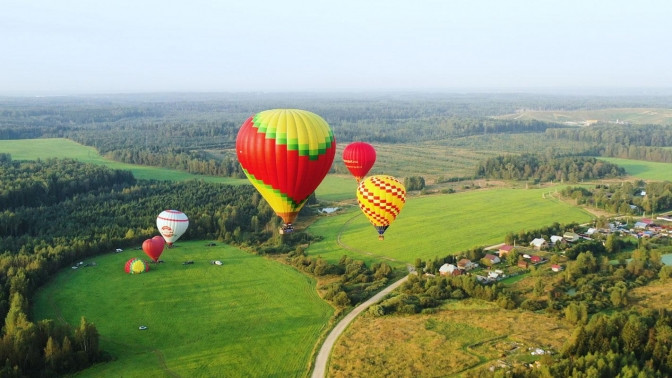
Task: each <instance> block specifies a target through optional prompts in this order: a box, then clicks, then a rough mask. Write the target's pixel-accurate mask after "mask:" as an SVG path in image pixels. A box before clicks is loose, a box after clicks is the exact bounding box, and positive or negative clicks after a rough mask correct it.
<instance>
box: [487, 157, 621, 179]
mask: <svg viewBox="0 0 672 378" xmlns="http://www.w3.org/2000/svg"><path fill="white" fill-rule="evenodd" d="M624 174H625V170H624V169H623V168H620V167H618V166H617V165H615V164H611V163H608V162H605V161H601V160H597V159H596V158H592V157H556V158H548V157H546V156H542V155H535V154H522V155H504V156H496V157H493V158H488V159H487V160H485V161H484V162H482V163H480V164H479V166H478V168H477V169H476V176H477V177H486V178H492V179H505V180H535V181H537V182H538V181H561V182H563V181H570V182H578V181H581V180H593V179H601V178H605V177H618V176H622V175H624Z"/></svg>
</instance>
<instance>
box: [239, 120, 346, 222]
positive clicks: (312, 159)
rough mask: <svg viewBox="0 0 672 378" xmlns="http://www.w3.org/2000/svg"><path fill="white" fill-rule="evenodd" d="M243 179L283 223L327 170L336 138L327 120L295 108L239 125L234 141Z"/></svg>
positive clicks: (291, 219)
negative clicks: (247, 181)
mask: <svg viewBox="0 0 672 378" xmlns="http://www.w3.org/2000/svg"><path fill="white" fill-rule="evenodd" d="M236 153H237V155H238V161H239V162H240V165H241V166H242V167H243V171H244V172H245V174H246V175H247V178H248V179H249V180H250V182H252V185H254V186H255V187H256V188H257V190H258V191H259V193H261V195H262V196H263V197H264V199H266V201H267V202H268V203H269V205H271V208H273V210H274V211H275V213H276V214H277V215H278V216H280V217H281V218H282V220H283V221H284V222H285V224H286V225H291V223H292V222H294V219H296V216H297V215H298V213H299V210H301V208H302V207H303V205H304V204H305V202H306V200H307V199H308V197H309V196H310V195H311V194H312V193H313V192H314V191H315V189H317V187H318V185H320V183H321V182H322V180H323V179H324V177H325V176H326V175H327V173H328V172H329V169H331V165H332V163H333V161H334V155H335V154H336V140H335V139H334V134H333V133H332V131H331V128H330V127H329V125H328V124H327V122H326V121H325V120H324V119H322V117H320V116H319V115H317V114H314V113H311V112H309V111H305V110H298V109H273V110H266V111H263V112H260V113H257V114H255V115H253V116H252V117H250V118H248V119H247V121H245V122H244V123H243V125H242V126H241V128H240V131H239V132H238V137H237V139H236Z"/></svg>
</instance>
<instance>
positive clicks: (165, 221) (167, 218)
mask: <svg viewBox="0 0 672 378" xmlns="http://www.w3.org/2000/svg"><path fill="white" fill-rule="evenodd" d="M187 227H189V218H187V216H186V214H184V213H183V212H181V211H178V210H164V211H162V212H161V214H159V216H158V217H157V218H156V228H158V229H159V233H160V234H161V236H163V238H164V239H165V240H166V243H168V245H172V244H173V243H175V241H177V239H179V238H180V236H182V234H184V232H185V231H187Z"/></svg>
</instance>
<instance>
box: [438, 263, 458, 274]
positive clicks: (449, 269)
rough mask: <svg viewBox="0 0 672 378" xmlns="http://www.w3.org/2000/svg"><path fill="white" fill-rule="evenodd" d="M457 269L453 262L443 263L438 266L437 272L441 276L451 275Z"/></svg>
mask: <svg viewBox="0 0 672 378" xmlns="http://www.w3.org/2000/svg"><path fill="white" fill-rule="evenodd" d="M456 270H458V269H457V267H456V266H455V265H453V264H443V265H441V267H440V268H439V274H440V275H442V276H451V275H453V272H454V271H456Z"/></svg>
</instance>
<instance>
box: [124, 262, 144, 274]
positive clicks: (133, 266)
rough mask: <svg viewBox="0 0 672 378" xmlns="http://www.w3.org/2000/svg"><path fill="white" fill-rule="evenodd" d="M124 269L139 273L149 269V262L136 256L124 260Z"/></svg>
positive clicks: (130, 272)
mask: <svg viewBox="0 0 672 378" xmlns="http://www.w3.org/2000/svg"><path fill="white" fill-rule="evenodd" d="M124 271H125V272H126V273H129V274H140V273H144V272H147V271H149V264H147V263H146V262H144V261H142V260H141V259H138V258H132V259H130V260H128V261H126V265H125V266H124Z"/></svg>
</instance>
